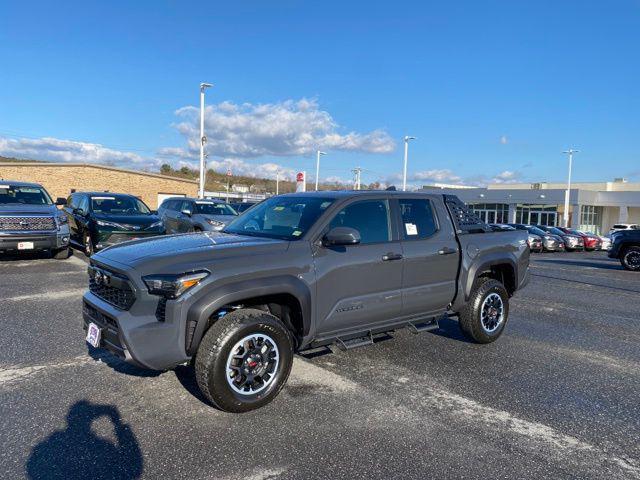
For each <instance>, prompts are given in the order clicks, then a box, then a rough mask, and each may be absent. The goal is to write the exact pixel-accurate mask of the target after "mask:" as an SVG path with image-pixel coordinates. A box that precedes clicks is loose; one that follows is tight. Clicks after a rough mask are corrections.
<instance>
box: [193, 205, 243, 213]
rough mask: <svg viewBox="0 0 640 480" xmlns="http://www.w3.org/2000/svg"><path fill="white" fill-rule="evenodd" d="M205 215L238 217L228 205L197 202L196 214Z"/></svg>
mask: <svg viewBox="0 0 640 480" xmlns="http://www.w3.org/2000/svg"><path fill="white" fill-rule="evenodd" d="M195 213H201V214H203V215H238V212H236V211H235V210H234V209H233V208H232V207H231V205H229V204H228V203H212V202H196V212H195Z"/></svg>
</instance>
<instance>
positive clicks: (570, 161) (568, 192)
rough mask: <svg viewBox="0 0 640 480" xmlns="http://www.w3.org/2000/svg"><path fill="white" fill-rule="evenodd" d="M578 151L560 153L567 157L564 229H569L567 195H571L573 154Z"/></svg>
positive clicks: (571, 150) (570, 150)
mask: <svg viewBox="0 0 640 480" xmlns="http://www.w3.org/2000/svg"><path fill="white" fill-rule="evenodd" d="M579 151H580V150H574V149H572V148H570V149H569V150H565V151H564V152H562V153H566V154H567V155H569V177H568V178H567V191H566V192H565V193H564V214H563V220H564V228H569V194H570V193H571V167H572V165H573V154H574V153H578V152H579ZM574 213H575V212H574Z"/></svg>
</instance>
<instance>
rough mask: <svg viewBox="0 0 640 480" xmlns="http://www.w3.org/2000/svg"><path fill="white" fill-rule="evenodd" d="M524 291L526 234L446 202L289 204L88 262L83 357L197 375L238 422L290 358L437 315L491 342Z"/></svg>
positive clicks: (378, 197)
mask: <svg viewBox="0 0 640 480" xmlns="http://www.w3.org/2000/svg"><path fill="white" fill-rule="evenodd" d="M528 278H529V249H528V246H527V232H526V231H519V230H514V231H506V232H492V231H491V229H490V228H489V227H488V226H487V225H486V224H484V223H482V222H480V221H479V220H478V219H477V218H476V217H474V216H473V215H472V214H470V212H469V211H468V210H467V209H466V207H465V205H464V204H462V203H461V202H460V201H459V200H458V199H457V198H456V197H454V196H447V195H439V194H421V193H404V192H387V191H369V192H352V191H341V192H314V193H297V194H290V195H282V196H278V197H273V198H270V199H268V200H265V201H264V202H262V203H261V204H259V205H257V206H255V207H254V208H253V209H251V210H249V211H248V212H246V213H245V214H243V215H241V216H239V217H237V218H236V219H235V220H234V221H233V222H231V223H230V224H229V225H228V226H227V227H226V228H225V229H224V231H223V232H206V233H190V234H183V235H171V236H166V237H156V238H153V239H147V240H140V241H133V242H128V243H126V244H123V245H117V246H113V247H110V248H107V249H105V250H103V251H101V252H100V253H98V254H96V255H95V256H93V257H92V258H91V264H90V266H89V290H88V291H87V292H86V293H85V295H84V301H83V316H84V327H85V330H86V335H87V337H86V338H87V341H88V343H89V344H91V345H92V346H94V347H99V348H106V349H108V350H110V351H111V352H114V353H115V354H117V355H119V356H120V357H122V358H124V359H125V360H126V361H128V362H131V363H134V364H137V365H139V366H142V367H144V368H149V369H157V370H165V369H168V368H171V367H173V366H175V365H178V364H184V363H188V362H192V363H193V365H194V368H195V374H196V379H197V382H198V385H199V387H200V389H201V390H202V392H203V394H204V395H205V396H206V397H207V399H208V400H209V401H211V402H212V403H213V404H214V405H215V406H217V407H218V408H220V409H222V410H225V411H230V412H243V411H247V410H251V409H254V408H258V407H260V406H262V405H264V404H266V403H268V402H270V401H271V400H272V399H273V398H274V397H275V396H276V395H277V394H278V392H279V391H280V389H281V388H282V386H283V385H284V383H285V382H286V380H287V377H288V376H289V372H290V369H291V365H292V360H293V355H294V352H300V351H303V350H308V349H313V348H318V347H326V346H329V345H337V346H338V347H340V348H343V349H350V348H353V347H356V346H361V345H366V344H370V343H373V341H374V339H375V338H376V336H377V335H379V334H384V333H387V332H390V331H393V330H396V329H399V328H409V329H410V330H412V331H413V332H415V333H418V332H421V331H426V330H432V329H434V328H437V327H438V319H439V318H441V317H442V316H443V315H452V316H453V315H455V316H457V317H458V320H459V325H460V328H461V330H462V332H463V333H464V334H465V335H466V336H468V337H469V338H470V339H472V340H474V341H476V342H479V343H489V342H492V341H494V340H496V339H497V338H498V337H499V336H500V334H501V333H502V331H503V330H504V328H505V325H506V323H507V319H508V315H509V298H510V297H511V296H512V295H513V294H514V293H515V292H516V290H518V289H519V288H522V287H523V286H524V285H525V284H526V283H527V281H528Z"/></svg>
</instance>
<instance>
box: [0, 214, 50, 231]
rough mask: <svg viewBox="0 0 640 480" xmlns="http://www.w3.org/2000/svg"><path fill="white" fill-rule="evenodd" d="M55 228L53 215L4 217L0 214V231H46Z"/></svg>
mask: <svg viewBox="0 0 640 480" xmlns="http://www.w3.org/2000/svg"><path fill="white" fill-rule="evenodd" d="M55 229H56V221H55V220H54V218H53V217H4V216H0V231H5V232H8V231H19V232H20V231H28V230H32V231H48V230H55Z"/></svg>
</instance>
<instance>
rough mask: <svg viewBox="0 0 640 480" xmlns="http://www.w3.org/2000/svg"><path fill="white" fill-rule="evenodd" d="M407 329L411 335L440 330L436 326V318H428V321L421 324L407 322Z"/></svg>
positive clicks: (438, 326)
mask: <svg viewBox="0 0 640 480" xmlns="http://www.w3.org/2000/svg"><path fill="white" fill-rule="evenodd" d="M407 328H408V329H409V331H410V332H411V333H414V334H416V335H417V334H418V333H422V332H431V331H432V330H437V329H438V328H440V325H438V319H437V318H430V319H429V320H425V321H422V322H418V321H416V322H409V325H407Z"/></svg>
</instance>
